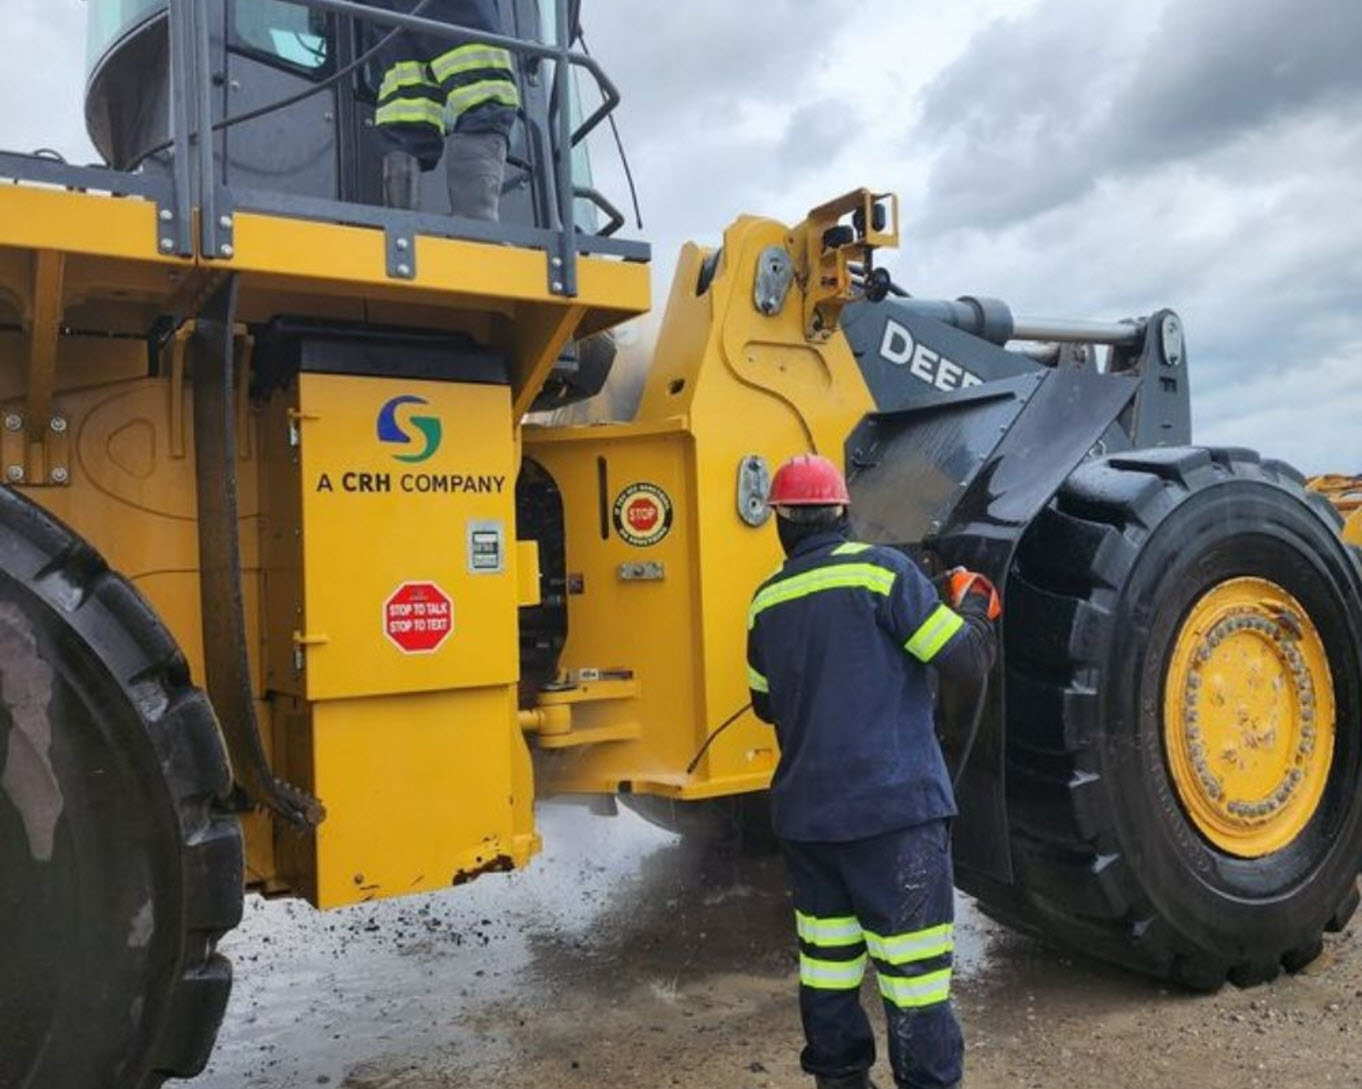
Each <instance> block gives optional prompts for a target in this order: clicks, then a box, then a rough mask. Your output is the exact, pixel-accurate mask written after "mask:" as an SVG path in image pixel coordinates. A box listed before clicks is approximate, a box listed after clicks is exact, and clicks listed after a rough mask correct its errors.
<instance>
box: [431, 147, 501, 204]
mask: <svg viewBox="0 0 1362 1089" xmlns="http://www.w3.org/2000/svg"><path fill="white" fill-rule="evenodd" d="M445 159H446V160H448V163H449V166H448V170H449V204H450V208H451V210H452V211H453V213H454V214H455V215H456V216H462V217H463V218H465V219H483V220H488V221H490V222H492V223H495V222H496V221H497V220H498V219H500V218H501V179H502V176H503V175H504V174H505V173H506V137H504V136H502V135H500V134H499V133H495V132H476V133H470V132H456V133H455V134H454V135H453V136H451V137H450V138H449V144H448V145H447V146H446V148H445Z"/></svg>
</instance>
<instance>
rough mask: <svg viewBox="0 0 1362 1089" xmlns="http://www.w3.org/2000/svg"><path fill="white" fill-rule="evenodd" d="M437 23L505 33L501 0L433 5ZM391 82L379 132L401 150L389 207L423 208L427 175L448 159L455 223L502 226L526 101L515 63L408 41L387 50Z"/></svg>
mask: <svg viewBox="0 0 1362 1089" xmlns="http://www.w3.org/2000/svg"><path fill="white" fill-rule="evenodd" d="M369 2H370V4H371V5H372V6H374V7H380V8H384V9H386V10H388V11H398V12H403V13H411V12H412V11H413V9H415V8H416V0H369ZM420 14H421V15H422V16H423V17H424V18H427V19H433V20H438V21H440V22H445V23H450V24H452V25H454V26H460V27H466V28H467V29H469V30H481V31H486V32H488V33H500V31H501V24H500V21H499V19H498V17H497V5H496V2H495V0H428V2H427V3H426V4H425V5H424V6H423V7H421V8H420ZM381 63H382V64H383V66H384V75H383V82H382V84H381V85H380V87H379V92H378V112H377V113H376V114H375V117H374V123H375V124H376V125H377V126H378V130H379V132H381V133H382V134H383V135H384V136H385V137H386V138H387V141H388V142H389V144H390V145H391V149H390V150H389V151H388V152H387V154H386V155H385V156H384V157H383V202H384V204H386V205H387V206H388V207H391V208H407V209H412V208H415V207H416V206H417V200H418V195H419V193H420V184H421V174H422V173H424V172H428V171H431V170H434V169H435V168H436V167H437V166H439V165H440V159H441V157H442V156H443V157H444V160H445V163H446V167H445V169H446V171H447V174H448V179H449V200H450V204H451V207H452V211H453V214H454V215H456V216H464V217H466V218H469V219H483V220H496V219H498V218H499V216H500V208H501V185H502V177H503V175H504V174H505V171H506V152H507V148H508V144H509V141H510V133H511V126H512V125H514V124H515V119H516V113H517V110H518V109H519V108H520V91H519V88H518V87H517V85H516V69H515V63H514V61H513V59H512V57H511V54H510V53H509V52H508V51H507V50H505V49H499V48H494V47H492V46H486V45H478V44H476V43H473V44H468V45H459V44H456V43H454V42H451V41H450V40H449V39H447V38H440V37H437V36H434V35H428V34H418V33H415V32H412V31H403V32H402V33H400V34H399V35H397V37H396V38H394V39H393V42H392V43H391V44H390V45H389V46H387V47H385V48H384V50H383V52H382V55H381Z"/></svg>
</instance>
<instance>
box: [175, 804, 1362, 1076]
mask: <svg viewBox="0 0 1362 1089" xmlns="http://www.w3.org/2000/svg"><path fill="white" fill-rule="evenodd" d="M541 823H542V825H543V831H544V837H545V842H546V844H547V849H546V851H545V854H544V855H543V856H542V857H540V858H539V859H537V860H536V861H535V863H534V864H533V865H532V866H531V867H530V868H529V869H527V870H526V871H524V872H522V873H518V874H510V875H504V876H492V877H486V878H483V879H481V880H479V881H478V882H476V883H475V884H474V885H472V886H469V887H467V888H463V889H452V890H449V891H448V892H445V893H441V894H437V895H431V896H425V897H420V898H416V899H412V900H407V901H397V902H387V903H382V904H373V905H363V906H359V907H355V908H348V909H344V910H341V911H336V912H330V913H326V914H320V913H318V912H315V911H313V910H312V909H311V908H309V907H307V906H306V905H302V904H297V903H291V902H280V903H265V902H264V901H261V900H258V899H252V900H251V901H249V902H248V904H247V912H246V920H245V922H244V924H243V925H242V927H241V928H240V929H239V930H237V931H236V932H235V933H234V934H232V935H231V936H230V937H229V938H228V940H227V941H225V942H224V943H223V945H224V949H225V951H226V952H227V953H228V954H229V955H230V956H231V957H232V958H233V960H234V962H235V965H236V969H237V984H236V989H235V991H234V993H233V997H232V1002H231V1005H230V1007H229V1009H228V1014H227V1022H226V1024H225V1025H224V1028H223V1032H222V1036H221V1038H220V1042H219V1047H218V1050H217V1052H216V1053H215V1055H214V1057H213V1060H212V1062H211V1064H210V1066H209V1069H208V1070H207V1071H206V1072H205V1074H204V1075H203V1077H202V1078H200V1079H199V1080H197V1081H195V1082H194V1083H193V1085H194V1089H301V1087H305V1086H314V1085H331V1086H335V1087H337V1089H463V1087H470V1089H473V1087H476V1089H546V1087H551V1089H613V1087H639V1089H672V1087H675V1089H702V1087H703V1089H787V1087H790V1089H793V1087H795V1086H808V1085H811V1084H812V1083H811V1081H810V1079H808V1078H806V1077H805V1076H804V1075H803V1074H801V1073H800V1071H799V1065H798V1053H799V1044H800V1039H799V1021H798V1009H797V1005H796V991H795V979H796V971H795V952H794V947H793V939H792V936H791V930H792V924H791V916H790V909H789V899H788V896H787V894H786V891H785V887H784V878H783V874H782V873H781V871H780V867H779V864H778V863H777V862H776V860H774V859H771V858H764V859H744V858H740V857H734V856H733V855H732V854H730V853H727V852H722V851H716V850H712V849H709V850H706V849H702V848H701V847H699V846H698V845H692V844H690V843H681V842H680V841H678V840H677V839H676V837H674V836H670V835H668V834H666V833H664V832H660V831H658V830H656V829H653V828H651V827H649V826H647V825H644V824H643V823H642V822H640V821H639V820H637V819H636V818H634V817H632V816H629V815H627V814H625V815H622V816H620V817H618V818H615V819H606V818H598V817H593V816H590V815H589V814H587V813H585V812H582V811H578V810H575V809H570V808H565V807H553V806H550V807H545V808H544V810H543V812H542V814H541ZM958 930H959V936H958V942H959V951H958V970H957V976H958V984H957V987H956V995H957V1004H958V1008H959V1013H960V1017H961V1020H962V1022H963V1024H964V1027H965V1033H966V1037H967V1041H968V1048H969V1051H968V1056H967V1085H968V1086H969V1087H970V1089H1003V1087H1007V1089H1018V1087H1036V1089H1042V1087H1044V1089H1051V1087H1056V1089H1057V1087H1067V1086H1072V1087H1074V1089H1096V1087H1110V1089H1122V1087H1129V1089H1154V1087H1160V1089H1162V1087H1170V1086H1171V1087H1181V1086H1188V1087H1191V1086H1202V1085H1206V1086H1215V1087H1217V1089H1236V1087H1240V1086H1243V1087H1259V1086H1261V1087H1264V1089H1266V1087H1269V1086H1270V1087H1272V1089H1296V1087H1300V1089H1307V1087H1310V1089H1313V1087H1315V1086H1321V1085H1337V1086H1362V937H1359V936H1358V931H1357V924H1355V925H1354V928H1353V929H1350V930H1349V931H1347V932H1345V933H1343V934H1340V935H1337V936H1335V937H1332V938H1331V939H1330V940H1329V942H1328V944H1327V946H1326V949H1325V952H1324V954H1323V956H1321V957H1320V958H1319V960H1317V961H1316V962H1315V963H1314V964H1312V965H1311V966H1310V967H1309V968H1307V969H1306V970H1305V971H1303V972H1301V973H1300V974H1299V975H1297V976H1294V977H1289V978H1283V979H1281V980H1279V981H1278V982H1276V983H1274V984H1271V985H1269V986H1267V987H1260V988H1256V989H1253V990H1248V991H1240V990H1236V989H1233V988H1227V989H1225V990H1223V991H1222V992H1220V993H1219V994H1216V995H1209V996H1193V995H1188V994H1184V993H1181V992H1179V991H1176V990H1170V989H1169V988H1166V987H1162V986H1160V985H1159V984H1157V983H1153V982H1150V981H1148V980H1145V979H1142V978H1139V977H1136V976H1132V975H1130V974H1128V973H1125V972H1122V971H1119V970H1116V969H1113V968H1109V967H1107V966H1105V965H1103V964H1099V963H1096V962H1092V961H1088V960H1085V959H1082V958H1073V957H1069V956H1066V955H1064V954H1060V953H1056V952H1055V951H1053V950H1051V949H1049V948H1047V947H1046V946H1044V945H1042V944H1040V943H1038V942H1036V941H1034V940H1031V939H1029V938H1025V937H1021V936H1018V935H1015V934H1012V933H1010V932H1008V931H1006V930H1004V929H1003V928H1001V927H999V926H997V925H995V924H993V923H992V922H990V921H988V920H986V919H984V918H983V917H982V916H980V915H979V913H978V912H977V911H976V910H975V909H974V907H973V905H972V904H971V903H970V902H969V901H968V900H967V899H965V898H963V897H962V898H961V899H960V902H959V920H958ZM873 989H874V988H873V984H870V985H868V987H867V992H866V996H865V997H866V1002H867V1006H868V1007H870V1008H871V1010H872V1015H874V1016H875V1017H876V1018H877V1020H878V1012H879V1011H878V1002H877V1001H875V1000H873V999H872V994H873ZM876 1077H877V1080H878V1081H879V1083H880V1084H881V1085H882V1086H886V1087H887V1086H890V1085H892V1079H891V1078H890V1077H889V1076H888V1072H887V1070H886V1069H885V1068H884V1064H883V1062H882V1063H881V1066H880V1068H879V1069H878V1070H877V1073H876Z"/></svg>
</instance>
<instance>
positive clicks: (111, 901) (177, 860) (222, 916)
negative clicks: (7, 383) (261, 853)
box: [0, 488, 242, 1089]
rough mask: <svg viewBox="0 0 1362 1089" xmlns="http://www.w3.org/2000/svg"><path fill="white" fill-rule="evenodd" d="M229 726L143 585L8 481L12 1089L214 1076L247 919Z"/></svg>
mask: <svg viewBox="0 0 1362 1089" xmlns="http://www.w3.org/2000/svg"><path fill="white" fill-rule="evenodd" d="M230 785H231V780H230V775H229V772H228V766H227V759H226V755H225V752H224V748H223V744H222V737H221V734H220V732H219V729H218V724H217V720H216V718H215V717H214V715H213V712H212V709H211V708H210V707H209V704H208V701H207V699H206V698H205V697H204V695H203V693H202V692H200V691H199V690H198V689H196V688H193V687H192V686H191V685H190V682H189V669H188V667H187V665H186V663H185V659H184V656H183V655H182V654H181V653H180V651H179V649H178V648H177V646H176V645H175V641H174V640H173V639H172V638H171V636H170V634H169V633H168V632H167V631H166V629H165V627H164V626H163V625H162V624H161V623H160V621H159V620H157V618H156V616H155V614H154V613H153V612H152V610H151V608H150V607H149V606H148V605H147V603H146V602H145V601H144V600H143V599H142V598H141V596H139V595H138V593H137V592H136V591H135V590H134V589H133V588H132V587H131V586H130V585H129V584H128V583H127V581H125V580H124V579H122V578H120V577H119V576H117V575H115V574H113V573H112V572H111V571H109V569H108V568H107V567H106V566H105V564H104V562H103V560H102V559H101V558H100V557H99V556H98V555H97V554H96V553H95V552H94V551H93V550H92V549H90V547H89V546H87V545H85V544H84V543H83V542H81V541H80V539H79V538H77V537H76V536H75V534H73V533H72V532H71V531H70V530H69V529H68V528H67V527H65V526H63V525H61V524H60V523H59V522H57V521H56V520H54V519H53V518H52V517H51V516H49V515H48V514H47V513H45V512H44V511H43V510H41V509H40V508H39V507H37V506H35V505H34V504H32V503H30V502H28V501H27V500H25V499H23V498H21V497H20V496H18V495H16V494H15V493H14V492H12V491H11V490H10V489H8V488H0V875H3V876H2V877H0V951H2V952H0V1026H3V1044H0V1089H55V1087H61V1089H149V1087H154V1086H159V1085H160V1084H161V1083H162V1082H163V1081H164V1080H165V1079H166V1078H167V1077H173V1076H179V1077H188V1076H192V1075H194V1074H197V1073H198V1072H199V1071H201V1070H202V1069H203V1066H204V1064H205V1062H206V1061H207V1058H208V1053H209V1050H210V1049H211V1047H212V1044H213V1040H214V1037H215V1036H216V1034H217V1029H218V1026H219V1024H220V1023H221V1020H222V1015H223V1010H224V1008H225V1006H226V1003H227V994H228V991H229V990H230V987H231V968H230V965H229V964H228V962H227V961H226V960H225V959H224V958H223V957H221V956H220V955H218V954H217V953H216V952H215V945H216V943H217V940H218V938H219V937H220V936H221V935H222V934H223V932H224V931H226V930H228V929H230V928H231V927H233V926H235V925H236V924H237V922H238V921H239V920H240V917H241V901H242V841H241V832H240V828H239V825H238V823H237V821H236V820H235V818H233V817H232V816H230V815H229V814H228V813H226V812H225V811H224V810H223V809H222V808H221V807H220V805H219V799H220V798H222V797H223V796H224V795H225V794H226V792H227V790H228V789H229V787H230Z"/></svg>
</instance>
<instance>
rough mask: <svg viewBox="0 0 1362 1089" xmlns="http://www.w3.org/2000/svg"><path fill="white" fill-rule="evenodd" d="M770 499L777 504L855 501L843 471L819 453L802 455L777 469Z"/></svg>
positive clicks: (791, 504) (833, 503)
mask: <svg viewBox="0 0 1362 1089" xmlns="http://www.w3.org/2000/svg"><path fill="white" fill-rule="evenodd" d="M767 502H768V503H770V504H771V506H773V507H829V506H836V505H838V504H841V505H846V504H848V503H850V502H851V496H849V495H848V494H847V482H846V481H845V480H844V479H842V470H840V469H839V468H837V466H836V465H834V464H833V463H832V462H830V461H829V460H828V459H827V458H825V457H820V456H819V455H818V454H799V455H797V456H795V457H792V458H791V459H790V460H789V461H787V462H786V463H785V464H784V465H782V466H781V467H780V468H779V469H777V470H776V475H775V479H774V480H772V481H771V495H770V497H769V498H768V499H767Z"/></svg>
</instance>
